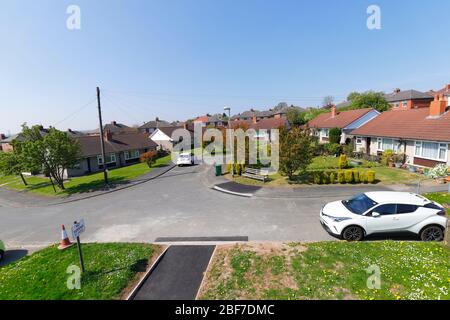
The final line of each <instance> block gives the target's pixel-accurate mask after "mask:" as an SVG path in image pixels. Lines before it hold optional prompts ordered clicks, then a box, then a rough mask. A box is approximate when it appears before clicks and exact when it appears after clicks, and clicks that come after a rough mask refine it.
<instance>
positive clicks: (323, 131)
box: [322, 129, 330, 138]
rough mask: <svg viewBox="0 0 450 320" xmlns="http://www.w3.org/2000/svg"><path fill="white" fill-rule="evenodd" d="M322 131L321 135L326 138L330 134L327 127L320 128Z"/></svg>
mask: <svg viewBox="0 0 450 320" xmlns="http://www.w3.org/2000/svg"><path fill="white" fill-rule="evenodd" d="M322 133H323V136H324V137H326V138H328V136H329V135H330V130H328V129H322Z"/></svg>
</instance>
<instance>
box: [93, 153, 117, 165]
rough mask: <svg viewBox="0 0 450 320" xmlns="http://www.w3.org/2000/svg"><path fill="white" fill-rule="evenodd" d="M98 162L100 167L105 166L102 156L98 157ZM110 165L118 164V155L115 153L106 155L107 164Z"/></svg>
mask: <svg viewBox="0 0 450 320" xmlns="http://www.w3.org/2000/svg"><path fill="white" fill-rule="evenodd" d="M97 162H98V165H99V166H100V165H103V157H102V156H101V155H98V156H97ZM109 163H116V154H115V153H109V154H107V155H106V164H109Z"/></svg>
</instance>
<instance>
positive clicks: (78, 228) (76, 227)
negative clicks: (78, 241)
mask: <svg viewBox="0 0 450 320" xmlns="http://www.w3.org/2000/svg"><path fill="white" fill-rule="evenodd" d="M84 231H86V226H85V224H84V220H83V219H81V220H80V222H76V221H75V222H74V223H73V226H72V235H73V237H74V238H78V237H79V236H80V234H82V233H83V232H84Z"/></svg>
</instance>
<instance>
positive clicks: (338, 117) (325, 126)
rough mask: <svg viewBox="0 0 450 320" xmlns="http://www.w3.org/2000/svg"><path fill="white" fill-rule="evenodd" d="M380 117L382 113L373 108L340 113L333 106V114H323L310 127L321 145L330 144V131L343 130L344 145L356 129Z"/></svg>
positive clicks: (311, 122)
mask: <svg viewBox="0 0 450 320" xmlns="http://www.w3.org/2000/svg"><path fill="white" fill-rule="evenodd" d="M379 115H380V112H378V111H377V110H375V109H372V108H367V109H357V110H348V111H338V110H337V108H336V106H332V107H331V112H327V113H322V114H320V115H319V116H317V117H316V118H315V119H313V120H311V121H309V122H308V127H309V128H311V129H312V131H313V134H314V135H315V136H317V137H318V138H319V143H328V141H329V132H330V129H333V128H339V129H341V130H342V136H341V143H342V144H344V143H345V141H346V140H347V137H348V136H349V135H353V131H354V130H355V129H357V128H359V127H361V126H362V125H364V124H365V123H367V122H369V121H371V120H372V119H374V118H376V117H378V116H379Z"/></svg>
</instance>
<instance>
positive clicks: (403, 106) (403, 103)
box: [402, 100, 408, 108]
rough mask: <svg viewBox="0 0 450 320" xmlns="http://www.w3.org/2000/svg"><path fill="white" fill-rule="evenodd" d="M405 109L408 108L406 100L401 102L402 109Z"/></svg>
mask: <svg viewBox="0 0 450 320" xmlns="http://www.w3.org/2000/svg"><path fill="white" fill-rule="evenodd" d="M407 107H408V100H404V101H402V108H407Z"/></svg>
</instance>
